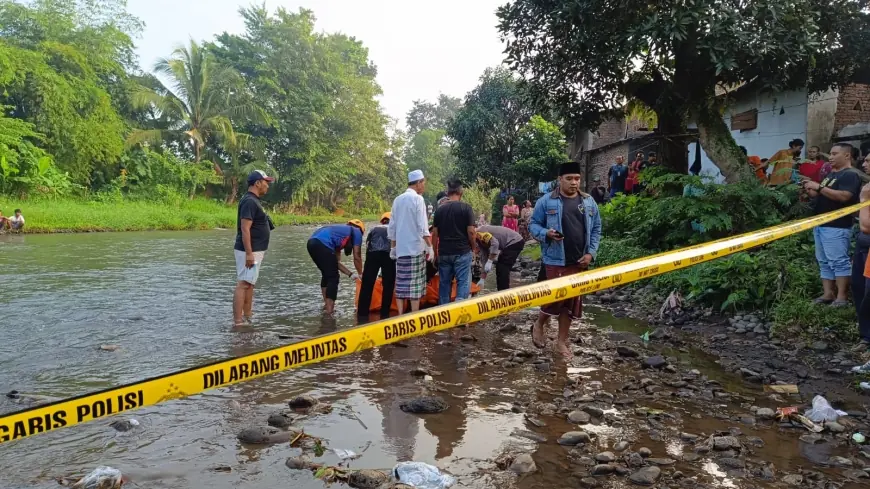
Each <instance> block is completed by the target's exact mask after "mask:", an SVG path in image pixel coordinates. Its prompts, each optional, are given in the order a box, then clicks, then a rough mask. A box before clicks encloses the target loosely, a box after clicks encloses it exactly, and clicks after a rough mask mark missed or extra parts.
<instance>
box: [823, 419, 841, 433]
mask: <svg viewBox="0 0 870 489" xmlns="http://www.w3.org/2000/svg"><path fill="white" fill-rule="evenodd" d="M825 428H827V429H828V431H830V432H831V433H843V432H844V431H846V427H845V426H843V425H841V424H840V423H836V422H834V421H828V422H827V423H825Z"/></svg>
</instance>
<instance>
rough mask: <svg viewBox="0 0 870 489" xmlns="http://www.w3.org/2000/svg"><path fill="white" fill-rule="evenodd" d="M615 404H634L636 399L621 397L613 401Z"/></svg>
mask: <svg viewBox="0 0 870 489" xmlns="http://www.w3.org/2000/svg"><path fill="white" fill-rule="evenodd" d="M652 387H658V386H652ZM613 404H616V405H617V406H630V405H632V404H634V399H632V398H630V397H621V398H619V399H617V400H615V401H613Z"/></svg>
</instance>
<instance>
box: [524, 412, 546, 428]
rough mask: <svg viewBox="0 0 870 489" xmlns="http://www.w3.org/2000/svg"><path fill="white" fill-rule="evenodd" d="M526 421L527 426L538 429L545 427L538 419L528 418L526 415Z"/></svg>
mask: <svg viewBox="0 0 870 489" xmlns="http://www.w3.org/2000/svg"><path fill="white" fill-rule="evenodd" d="M526 421H528V422H529V424H531V425H533V426H536V427H538V428H543V427H544V426H547V423H545V422H543V421H541V420H540V419H538V418H536V417H534V416H530V415H528V414H526Z"/></svg>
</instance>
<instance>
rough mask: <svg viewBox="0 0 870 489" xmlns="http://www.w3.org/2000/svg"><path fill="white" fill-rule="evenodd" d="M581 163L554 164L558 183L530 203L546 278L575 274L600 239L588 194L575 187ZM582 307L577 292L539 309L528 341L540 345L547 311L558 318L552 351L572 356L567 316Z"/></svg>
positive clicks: (595, 207) (577, 315)
mask: <svg viewBox="0 0 870 489" xmlns="http://www.w3.org/2000/svg"><path fill="white" fill-rule="evenodd" d="M581 179H582V176H581V174H580V164H579V163H576V162H568V163H563V164H562V166H561V167H560V168H559V183H558V188H557V189H556V190H554V191H553V192H552V193H549V194H546V195H544V196H543V197H541V198H540V199H538V202H537V203H536V204H535V210H534V212H533V213H532V221H531V224H530V225H529V230H530V231H531V233H532V236H534V237H535V239H537V240H538V241H539V242H540V243H541V259H542V261H543V263H544V267H545V268H546V273H547V279H548V280H549V279H554V278H558V277H563V276H566V275H572V274H575V273H580V272H582V271H584V270H587V269H588V268H589V265H590V264H592V261H593V260H594V259H595V255H596V254H597V253H598V243H599V242H600V241H601V215H600V214H599V212H598V205H597V204H596V203H595V199H593V198H592V196H591V195H589V194H587V193H585V192H581V191H580V181H581ZM582 311H583V302H582V299H581V297H575V298H572V299H567V300H563V301H559V302H555V303H553V304H548V305H546V306H544V307H542V308H541V313H540V315H539V316H538V320H537V322H536V323H535V326H534V327H533V328H532V342H533V343H534V344H535V346H537V347H538V348H543V347H544V346H545V345H546V341H547V325H548V324H549V322H550V316H557V317H558V318H559V336H558V342H557V344H556V350H557V351H558V352H559V353H561V354H562V355H564V356H565V357H567V358H570V356H571V348H570V347H569V340H568V334H569V332H570V328H571V320H572V319H579V318H580V316H581V315H582Z"/></svg>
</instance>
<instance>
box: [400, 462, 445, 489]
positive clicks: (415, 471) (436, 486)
mask: <svg viewBox="0 0 870 489" xmlns="http://www.w3.org/2000/svg"><path fill="white" fill-rule="evenodd" d="M393 476H394V477H395V478H396V479H397V480H398V481H399V482H401V483H403V484H407V485H409V486H413V487H415V488H417V489H447V488H448V487H450V486H452V485H453V484H456V479H454V478H453V476H451V475H447V474H442V473H441V471H440V470H438V467H433V466H431V465H429V464H424V463H423V462H400V463H398V464H396V466H395V467H393Z"/></svg>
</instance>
